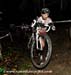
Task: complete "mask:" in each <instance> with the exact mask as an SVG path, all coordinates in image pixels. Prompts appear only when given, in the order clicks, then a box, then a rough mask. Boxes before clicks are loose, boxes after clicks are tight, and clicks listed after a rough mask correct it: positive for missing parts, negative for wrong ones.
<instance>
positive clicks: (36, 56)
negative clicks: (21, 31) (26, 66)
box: [28, 22, 55, 69]
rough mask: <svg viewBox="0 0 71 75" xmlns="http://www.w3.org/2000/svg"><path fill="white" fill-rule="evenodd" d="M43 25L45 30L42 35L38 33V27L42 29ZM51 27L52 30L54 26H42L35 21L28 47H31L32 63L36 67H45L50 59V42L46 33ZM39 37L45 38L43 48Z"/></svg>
mask: <svg viewBox="0 0 71 75" xmlns="http://www.w3.org/2000/svg"><path fill="white" fill-rule="evenodd" d="M44 27H47V30H46V32H45V33H44V35H41V34H39V33H38V29H39V28H40V29H42V28H44ZM51 28H52V30H55V29H54V27H51V26H49V25H46V26H44V25H43V24H42V23H37V22H36V23H35V26H34V28H33V33H32V36H31V38H30V40H29V43H28V47H29V48H30V49H31V61H32V64H33V66H34V67H36V68H37V69H43V68H45V67H46V66H47V65H48V63H49V61H50V58H51V55H52V42H51V39H50V37H49V35H48V32H49V31H50V29H51ZM40 37H41V38H43V39H44V40H45V41H44V43H45V46H44V48H42V45H41V40H39V38H40Z"/></svg>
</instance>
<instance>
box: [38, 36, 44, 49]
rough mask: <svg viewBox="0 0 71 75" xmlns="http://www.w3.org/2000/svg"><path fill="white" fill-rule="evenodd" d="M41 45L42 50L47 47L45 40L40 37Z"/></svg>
mask: <svg viewBox="0 0 71 75" xmlns="http://www.w3.org/2000/svg"><path fill="white" fill-rule="evenodd" d="M39 41H40V45H41V50H43V48H44V47H45V40H44V39H43V38H42V37H39Z"/></svg>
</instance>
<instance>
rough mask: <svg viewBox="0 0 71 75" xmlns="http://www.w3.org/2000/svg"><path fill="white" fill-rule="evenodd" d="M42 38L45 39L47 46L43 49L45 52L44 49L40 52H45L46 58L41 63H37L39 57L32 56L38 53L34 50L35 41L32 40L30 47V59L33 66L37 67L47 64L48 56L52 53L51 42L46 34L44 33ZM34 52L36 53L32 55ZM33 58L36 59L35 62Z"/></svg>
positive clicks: (43, 66) (41, 67)
mask: <svg viewBox="0 0 71 75" xmlns="http://www.w3.org/2000/svg"><path fill="white" fill-rule="evenodd" d="M44 38H45V40H46V43H47V45H48V47H47V48H45V50H46V51H45V52H44V50H43V52H42V53H45V54H46V55H45V58H46V60H45V62H44V63H43V64H42V65H40V64H37V62H39V57H37V58H34V56H38V54H37V52H38V51H37V50H35V41H33V43H32V47H31V61H32V64H33V66H34V67H35V68H37V69H43V68H45V67H46V66H47V65H48V63H49V61H50V58H51V55H52V42H51V39H50V37H49V36H48V35H46V36H45V37H44ZM34 53H36V54H35V55H34ZM35 59H37V62H36V61H35Z"/></svg>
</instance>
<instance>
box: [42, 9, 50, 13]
mask: <svg viewBox="0 0 71 75" xmlns="http://www.w3.org/2000/svg"><path fill="white" fill-rule="evenodd" d="M45 13H48V14H50V10H49V9H48V8H42V9H41V14H45Z"/></svg>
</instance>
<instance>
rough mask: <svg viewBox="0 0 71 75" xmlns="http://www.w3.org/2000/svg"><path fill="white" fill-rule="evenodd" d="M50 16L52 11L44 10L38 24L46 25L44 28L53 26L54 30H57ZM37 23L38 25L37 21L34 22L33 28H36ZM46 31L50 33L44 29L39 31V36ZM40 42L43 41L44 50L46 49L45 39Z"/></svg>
mask: <svg viewBox="0 0 71 75" xmlns="http://www.w3.org/2000/svg"><path fill="white" fill-rule="evenodd" d="M49 14H50V10H49V9H48V8H42V10H41V16H40V17H38V18H37V22H38V23H42V24H44V26H50V25H51V26H53V29H54V30H55V26H54V25H53V22H52V19H51V18H50V17H49ZM35 23H36V20H34V22H33V23H32V25H31V27H34V26H35ZM46 31H47V32H48V31H49V30H46V28H42V29H39V30H38V33H39V34H45V32H46ZM39 40H41V45H42V48H44V46H45V43H44V41H45V40H43V38H41V37H40V38H39Z"/></svg>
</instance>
